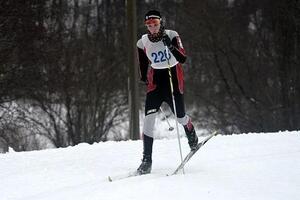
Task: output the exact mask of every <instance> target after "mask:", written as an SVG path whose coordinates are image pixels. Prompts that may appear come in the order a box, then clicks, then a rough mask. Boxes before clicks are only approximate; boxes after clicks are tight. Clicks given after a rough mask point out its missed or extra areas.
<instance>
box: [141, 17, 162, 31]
mask: <svg viewBox="0 0 300 200" xmlns="http://www.w3.org/2000/svg"><path fill="white" fill-rule="evenodd" d="M145 25H146V26H147V29H148V30H149V31H150V33H151V34H157V33H158V32H159V29H160V20H159V19H149V20H147V21H146V22H145Z"/></svg>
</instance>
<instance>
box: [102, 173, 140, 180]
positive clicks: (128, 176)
mask: <svg viewBox="0 0 300 200" xmlns="http://www.w3.org/2000/svg"><path fill="white" fill-rule="evenodd" d="M135 176H141V174H139V173H137V171H135V172H130V173H127V174H123V175H119V176H114V177H113V176H108V177H107V178H108V181H109V182H113V181H117V180H122V179H125V178H130V177H135Z"/></svg>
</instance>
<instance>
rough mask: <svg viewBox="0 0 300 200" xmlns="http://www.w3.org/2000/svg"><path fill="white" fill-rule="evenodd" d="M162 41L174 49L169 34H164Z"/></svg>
mask: <svg viewBox="0 0 300 200" xmlns="http://www.w3.org/2000/svg"><path fill="white" fill-rule="evenodd" d="M162 42H163V43H164V45H165V46H167V47H168V48H169V49H170V50H173V49H174V46H173V45H172V42H171V39H170V38H169V36H168V35H167V34H164V35H163V37H162Z"/></svg>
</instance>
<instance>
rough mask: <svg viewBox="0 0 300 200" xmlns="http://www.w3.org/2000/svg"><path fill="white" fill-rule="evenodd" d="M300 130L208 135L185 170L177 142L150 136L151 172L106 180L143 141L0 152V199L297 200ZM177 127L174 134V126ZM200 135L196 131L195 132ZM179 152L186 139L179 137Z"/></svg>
mask: <svg viewBox="0 0 300 200" xmlns="http://www.w3.org/2000/svg"><path fill="white" fill-rule="evenodd" d="M299 133H300V132H296V131H295V132H281V133H268V134H263V133H262V134H255V133H253V134H242V135H231V136H221V135H218V136H216V137H215V138H212V139H211V140H210V141H209V142H208V143H207V144H206V145H205V146H204V147H203V148H202V149H200V150H199V152H198V153H197V154H196V155H195V156H194V157H193V158H192V159H191V160H190V162H189V163H188V164H187V166H186V167H185V172H186V174H185V175H182V174H179V175H175V176H171V177H167V176H166V174H168V173H171V172H172V171H173V170H174V169H175V168H176V166H177V165H178V164H179V160H180V157H179V153H178V141H177V140H176V139H174V138H172V139H159V140H156V141H155V143H154V153H153V167H152V174H150V175H144V176H139V177H132V178H127V179H122V180H118V181H115V182H109V181H108V179H107V177H108V176H109V175H110V176H112V177H114V176H119V175H124V174H127V173H128V172H132V171H134V170H135V169H136V168H137V167H138V165H139V164H140V159H141V153H142V142H141V141H124V142H105V143H98V144H94V145H87V144H80V145H78V146H75V147H69V148H64V149H50V150H43V151H33V152H21V153H16V152H10V153H7V154H3V155H0V181H1V186H0V199H1V200H23V199H24V200H42V199H47V200H50V199H51V200H60V199H61V200H66V199H72V200H77V199H78V200H84V199H86V200H94V199H96V200H111V199H114V200H120V199H122V200H127V199H128V200H135V199H136V200H148V199H149V200H155V199H172V200H183V199H201V200H208V199H209V200H246V199H249V200H257V199H261V200H287V199H288V200H296V199H300V135H299ZM174 134H175V133H174ZM200 139H202V137H200ZM181 141H182V146H183V153H184V155H185V154H186V153H188V150H189V148H188V145H187V140H186V139H185V138H182V139H181Z"/></svg>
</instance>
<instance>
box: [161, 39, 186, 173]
mask: <svg viewBox="0 0 300 200" xmlns="http://www.w3.org/2000/svg"><path fill="white" fill-rule="evenodd" d="M168 37H169V36H168ZM164 45H165V47H166V55H165V56H166V58H167V61H168V71H169V79H170V88H171V96H172V102H173V110H174V115H175V119H176V132H177V139H178V146H179V152H180V158H181V162H183V158H182V150H181V142H180V136H179V129H178V119H177V111H176V105H175V98H174V88H173V82H172V73H171V66H170V60H169V55H170V54H169V49H168V47H167V44H165V43H164ZM182 173H183V174H184V168H182Z"/></svg>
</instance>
